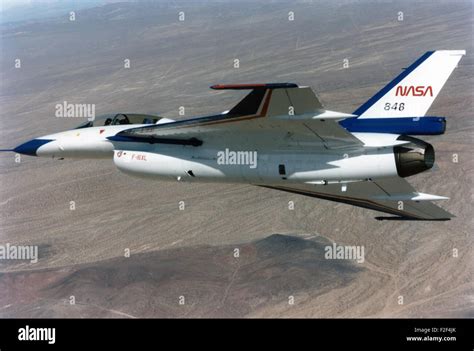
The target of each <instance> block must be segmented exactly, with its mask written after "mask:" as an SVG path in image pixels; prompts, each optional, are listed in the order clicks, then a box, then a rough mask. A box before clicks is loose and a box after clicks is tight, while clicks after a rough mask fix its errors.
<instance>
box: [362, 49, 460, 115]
mask: <svg viewBox="0 0 474 351" xmlns="http://www.w3.org/2000/svg"><path fill="white" fill-rule="evenodd" d="M465 54H466V51H465V50H438V51H428V52H426V53H425V54H424V55H423V56H421V57H420V58H419V59H418V60H416V61H415V62H414V63H413V64H412V65H411V66H410V67H408V68H406V69H405V70H404V71H403V72H402V73H401V74H400V75H398V77H396V78H395V79H394V80H392V81H391V82H390V83H388V84H387V85H386V86H385V87H384V88H383V89H382V90H380V91H379V92H378V93H377V94H375V95H374V96H373V97H371V98H370V99H369V100H368V101H367V102H366V103H364V104H363V105H362V106H360V107H359V108H358V109H357V110H355V111H354V114H355V115H358V116H359V118H403V117H412V118H413V117H423V116H424V115H425V114H426V112H427V111H428V109H429V108H430V106H431V104H432V103H433V101H434V100H435V99H436V97H437V96H438V94H439V92H440V91H441V89H442V88H443V86H444V84H445V83H446V81H447V80H448V78H449V76H450V75H451V73H452V72H453V70H454V69H455V68H456V66H457V64H458V62H459V60H461V58H462V56H464V55H465Z"/></svg>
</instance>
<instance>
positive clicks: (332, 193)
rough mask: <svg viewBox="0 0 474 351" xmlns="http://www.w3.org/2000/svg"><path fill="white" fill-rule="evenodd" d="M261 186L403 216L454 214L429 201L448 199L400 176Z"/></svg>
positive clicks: (445, 217) (420, 217)
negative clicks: (431, 193)
mask: <svg viewBox="0 0 474 351" xmlns="http://www.w3.org/2000/svg"><path fill="white" fill-rule="evenodd" d="M259 186H262V187H265V188H270V189H275V190H281V191H286V192H290V193H295V194H300V195H305V196H311V197H315V198H320V199H324V200H329V201H335V202H341V203H345V204H349V205H353V206H357V207H363V208H368V209H372V210H376V211H380V212H384V213H389V214H393V215H397V216H399V218H400V219H401V218H406V219H414V220H448V219H450V218H452V217H454V216H453V215H452V214H451V213H449V212H447V211H445V210H443V209H442V208H441V207H439V206H437V205H435V204H433V203H431V202H430V200H441V199H446V198H444V197H438V196H435V195H428V194H422V193H418V192H417V191H416V190H415V189H414V188H413V187H412V186H411V185H410V184H409V183H408V182H407V181H406V180H404V179H403V178H398V177H394V178H386V179H378V180H373V181H361V182H353V183H347V184H327V185H315V184H288V185H280V184H278V185H275V186H273V185H259ZM381 219H383V218H381ZM387 219H389V218H387ZM390 219H393V217H391V218H390Z"/></svg>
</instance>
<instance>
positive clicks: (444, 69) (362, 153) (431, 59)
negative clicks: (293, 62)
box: [11, 50, 465, 220]
mask: <svg viewBox="0 0 474 351" xmlns="http://www.w3.org/2000/svg"><path fill="white" fill-rule="evenodd" d="M463 55H465V51H464V50H438V51H429V52H426V53H425V54H423V55H422V56H421V57H420V58H418V59H417V60H416V61H415V62H414V63H413V64H412V65H410V66H409V67H408V68H405V69H404V70H403V71H402V72H401V73H400V74H399V75H398V76H397V77H396V78H395V79H393V80H392V81H391V82H390V83H388V84H387V85H386V86H385V87H383V88H382V89H381V90H380V91H379V92H377V93H376V94H375V95H374V96H372V97H371V98H370V99H369V100H368V101H367V102H365V103H364V104H362V105H361V106H360V107H358V108H357V109H356V110H355V111H354V112H352V113H351V114H348V113H341V112H335V111H331V110H327V109H325V108H324V107H323V105H322V104H321V102H320V101H319V99H318V97H317V96H316V94H315V93H314V92H313V90H312V89H311V88H310V87H305V86H298V85H297V84H294V83H265V84H218V85H213V86H211V88H212V89H215V90H249V93H248V94H247V95H246V96H245V97H244V98H243V99H242V100H241V101H240V102H238V103H237V104H236V105H235V106H234V107H232V108H231V109H230V110H228V111H226V112H223V113H219V114H214V115H210V116H204V117H194V118H190V119H183V120H170V119H167V118H163V117H160V116H152V115H142V114H127V113H119V114H116V115H112V116H106V117H104V118H98V119H96V120H94V121H89V122H86V123H84V124H83V125H80V126H79V127H77V128H75V129H73V130H68V131H64V132H60V133H55V134H50V135H46V136H42V137H38V138H36V139H33V140H30V141H28V142H26V143H24V144H21V145H19V146H18V147H16V148H15V149H13V150H11V151H14V152H16V153H20V154H24V155H31V156H39V157H53V158H58V159H63V158H112V159H113V162H114V164H115V165H116V166H117V168H118V169H119V170H120V171H123V172H125V173H126V174H129V175H132V176H138V177H145V178H151V179H155V180H174V181H186V182H229V183H246V184H252V185H255V186H260V187H265V188H269V189H274V190H280V191H285V192H290V193H294V194H300V195H305V196H310V197H314V198H319V199H325V200H330V201H335V202H341V203H345V204H349V205H354V206H359V207H363V208H367V209H372V210H377V211H380V212H384V213H388V214H391V215H395V217H393V216H391V217H377V218H378V219H384V218H386V219H411V220H446V219H449V218H451V217H453V215H451V214H450V213H449V212H447V211H445V210H444V209H442V208H441V207H439V206H437V205H435V204H434V203H433V201H436V200H444V199H447V197H444V196H437V195H430V194H425V193H421V192H418V191H416V190H415V189H414V188H413V187H412V186H411V185H410V184H409V183H408V182H407V180H406V178H407V177H410V176H414V175H416V174H418V173H421V172H424V171H427V170H429V169H431V168H432V167H433V165H434V163H435V151H434V149H433V146H432V145H430V144H429V143H427V142H425V141H423V140H421V139H419V138H417V137H415V136H422V135H441V134H443V133H444V132H445V130H446V118H445V117H441V116H426V113H427V111H428V109H429V108H430V106H431V104H432V103H433V101H434V100H435V99H436V97H437V96H438V94H439V93H440V91H441V89H442V87H443V86H444V84H445V82H446V81H447V80H448V78H449V76H450V75H451V73H452V72H453V70H454V68H456V66H457V65H458V62H459V61H460V59H461V58H462V56H463Z"/></svg>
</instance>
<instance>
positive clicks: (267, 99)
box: [117, 83, 362, 149]
mask: <svg viewBox="0 0 474 351" xmlns="http://www.w3.org/2000/svg"><path fill="white" fill-rule="evenodd" d="M212 88H213V89H218V90H222V89H237V90H242V89H252V90H251V92H250V93H249V94H247V95H246V96H245V97H244V98H243V99H242V100H241V101H240V102H239V103H237V105H235V106H234V107H233V108H232V109H230V110H229V111H228V112H227V113H225V114H220V115H214V116H206V117H199V118H192V119H187V120H181V121H175V122H171V123H165V124H158V125H152V126H146V127H140V128H131V129H128V130H125V131H122V132H120V133H118V134H117V136H118V137H127V138H128V140H129V141H132V140H133V139H135V141H136V142H147V138H149V139H150V140H152V139H153V138H166V137H170V138H174V137H182V136H183V135H186V136H189V137H194V138H197V139H200V140H201V139H202V140H203V142H205V135H206V134H209V133H219V132H222V131H231V132H237V133H238V132H240V131H249V130H250V131H252V130H254V131H256V130H258V131H262V132H268V133H275V132H276V133H278V134H281V133H282V132H283V133H289V134H301V135H304V137H305V139H307V138H312V139H313V140H314V142H315V143H320V144H321V145H322V146H324V147H325V148H328V149H329V148H341V147H359V146H362V142H361V141H360V140H359V139H357V138H356V137H355V136H354V135H352V134H351V133H350V132H348V131H346V130H345V129H344V128H343V127H341V126H340V125H339V123H338V121H339V120H340V119H344V118H347V117H351V116H352V115H350V114H344V113H340V112H333V111H327V110H324V108H323V106H322V104H321V102H320V101H319V99H318V98H317V97H316V95H315V94H314V92H313V90H312V89H311V88H310V87H299V86H297V85H296V84H292V83H270V84H253V85H243V84H239V85H236V84H234V85H216V86H212Z"/></svg>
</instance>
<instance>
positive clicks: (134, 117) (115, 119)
mask: <svg viewBox="0 0 474 351" xmlns="http://www.w3.org/2000/svg"><path fill="white" fill-rule="evenodd" d="M162 118H163V117H160V116H154V115H142V114H137V113H117V114H114V115H112V114H109V115H101V116H98V117H96V118H95V119H94V120H93V121H87V122H84V123H83V124H81V125H79V126H78V127H76V129H80V128H89V127H102V126H111V125H119V124H156V123H157V122H158V121H159V120H160V119H162Z"/></svg>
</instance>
